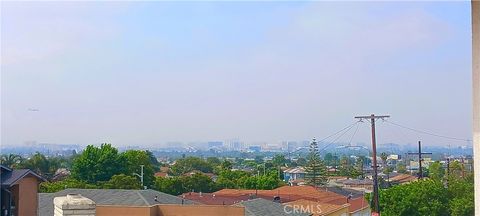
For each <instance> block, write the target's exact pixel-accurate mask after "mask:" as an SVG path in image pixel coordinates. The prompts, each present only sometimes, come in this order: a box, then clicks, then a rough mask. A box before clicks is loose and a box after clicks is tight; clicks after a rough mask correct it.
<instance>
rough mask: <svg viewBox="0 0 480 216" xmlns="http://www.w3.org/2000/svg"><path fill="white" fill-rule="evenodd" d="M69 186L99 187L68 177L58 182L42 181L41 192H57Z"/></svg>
mask: <svg viewBox="0 0 480 216" xmlns="http://www.w3.org/2000/svg"><path fill="white" fill-rule="evenodd" d="M67 188H81V189H96V188H99V187H98V186H96V185H93V184H88V183H86V182H84V181H79V180H77V179H73V178H67V179H65V180H62V181H56V182H42V183H40V187H39V191H40V193H55V192H57V191H61V190H64V189H67Z"/></svg>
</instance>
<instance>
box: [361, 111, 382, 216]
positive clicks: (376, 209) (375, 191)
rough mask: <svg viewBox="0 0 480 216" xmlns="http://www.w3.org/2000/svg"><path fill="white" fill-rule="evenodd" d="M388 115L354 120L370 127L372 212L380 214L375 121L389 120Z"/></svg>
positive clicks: (373, 115) (362, 117)
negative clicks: (365, 122)
mask: <svg viewBox="0 0 480 216" xmlns="http://www.w3.org/2000/svg"><path fill="white" fill-rule="evenodd" d="M389 117H390V116H388V115H383V116H376V115H375V114H372V115H370V116H356V117H355V118H356V119H367V120H370V123H371V127H372V157H373V158H372V163H373V207H374V209H373V212H376V213H380V200H379V195H378V171H377V168H378V166H377V140H376V138H375V120H376V119H385V118H389Z"/></svg>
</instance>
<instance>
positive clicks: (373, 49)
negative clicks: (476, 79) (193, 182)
mask: <svg viewBox="0 0 480 216" xmlns="http://www.w3.org/2000/svg"><path fill="white" fill-rule="evenodd" d="M470 20H471V18H470V2H468V1H465V2H456V3H452V2H423V3H418V2H417V3H416V2H405V3H398V2H397V3H393V2H390V3H386V2H370V3H362V2H358V3H352V2H349V3H334V2H301V3H299V2H243V3H241V2H223V3H222V2H208V3H207V2H196V3H192V2H176V3H174V2H141V3H135V2H68V3H60V2H38V3H33V2H5V1H2V2H1V52H2V53H1V54H2V55H1V72H2V77H1V78H2V79H1V97H2V98H1V108H2V110H1V114H2V116H1V126H2V128H1V133H2V134H1V142H2V145H19V144H20V145H21V144H23V143H24V142H25V141H31V140H35V141H37V142H47V143H79V144H89V143H101V142H111V143H113V144H114V145H118V146H123V145H138V144H145V145H153V144H157V143H163V142H165V141H208V140H225V139H231V138H240V139H242V140H245V141H267V142H278V141H282V140H305V139H310V138H311V137H313V136H316V137H318V138H321V137H324V136H327V135H329V134H331V133H332V132H335V131H337V130H338V129H340V128H342V127H344V126H346V125H348V124H350V123H352V122H354V119H353V117H354V116H355V115H359V114H362V115H363V114H370V113H377V114H390V115H391V116H392V117H391V118H390V120H391V121H394V122H397V123H401V124H404V125H407V126H411V127H414V128H418V129H422V130H428V131H432V132H436V133H440V134H443V135H449V136H455V137H461V138H470V137H471V25H470ZM32 109H38V111H32ZM378 130H379V131H378V136H379V142H397V143H407V142H411V143H414V142H416V140H417V139H422V140H425V142H426V145H429V144H441V145H447V144H452V145H464V144H465V143H462V142H449V141H447V140H443V139H437V138H431V137H428V136H418V135H416V134H413V133H409V132H408V131H405V130H403V131H402V130H401V129H398V128H395V127H393V126H391V125H387V123H380V122H379V124H378ZM369 135H370V134H369V131H368V124H362V125H361V127H360V130H359V131H358V133H357V136H356V137H355V138H354V142H369ZM346 136H347V135H346ZM347 137H348V136H347ZM342 139H343V138H342ZM342 139H340V140H339V141H348V140H349V137H348V138H345V139H343V140H342Z"/></svg>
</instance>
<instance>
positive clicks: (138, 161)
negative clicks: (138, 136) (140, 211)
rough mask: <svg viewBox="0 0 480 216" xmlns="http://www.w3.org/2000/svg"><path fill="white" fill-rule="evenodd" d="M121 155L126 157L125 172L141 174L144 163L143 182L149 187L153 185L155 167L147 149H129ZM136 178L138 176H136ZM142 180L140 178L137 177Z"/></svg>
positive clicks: (127, 173)
mask: <svg viewBox="0 0 480 216" xmlns="http://www.w3.org/2000/svg"><path fill="white" fill-rule="evenodd" d="M121 157H123V158H125V159H126V161H127V162H126V167H125V172H124V173H125V174H126V175H132V174H133V173H137V174H140V172H141V167H140V165H143V184H144V185H145V186H147V187H151V186H153V184H154V183H155V168H154V167H153V164H152V163H151V159H150V157H149V155H148V153H147V152H146V151H142V150H128V151H125V152H123V153H122V154H121ZM135 178H136V177H135ZM137 181H139V182H140V179H139V178H137Z"/></svg>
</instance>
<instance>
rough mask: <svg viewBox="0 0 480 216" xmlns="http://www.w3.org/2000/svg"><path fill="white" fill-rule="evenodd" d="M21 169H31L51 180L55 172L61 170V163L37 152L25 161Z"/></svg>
mask: <svg viewBox="0 0 480 216" xmlns="http://www.w3.org/2000/svg"><path fill="white" fill-rule="evenodd" d="M19 167H21V168H26V169H31V170H33V171H34V172H36V173H37V174H39V175H41V176H43V177H45V178H47V179H51V178H52V177H53V175H54V174H55V171H57V169H58V168H60V163H59V161H57V160H49V159H48V158H47V157H45V155H43V154H41V153H39V152H37V153H35V154H34V155H33V156H32V157H31V158H30V159H28V160H24V161H23V162H22V163H21V164H20V165H19Z"/></svg>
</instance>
